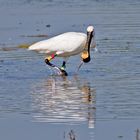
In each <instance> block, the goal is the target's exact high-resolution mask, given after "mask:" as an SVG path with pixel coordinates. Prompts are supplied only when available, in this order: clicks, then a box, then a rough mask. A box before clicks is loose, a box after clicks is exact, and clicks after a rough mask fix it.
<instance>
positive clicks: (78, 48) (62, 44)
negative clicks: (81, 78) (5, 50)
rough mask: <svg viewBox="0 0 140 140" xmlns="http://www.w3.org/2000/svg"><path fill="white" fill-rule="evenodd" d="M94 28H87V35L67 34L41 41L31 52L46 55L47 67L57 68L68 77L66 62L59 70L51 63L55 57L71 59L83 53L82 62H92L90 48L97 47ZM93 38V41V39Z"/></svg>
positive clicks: (78, 33) (31, 48) (34, 45)
mask: <svg viewBox="0 0 140 140" xmlns="http://www.w3.org/2000/svg"><path fill="white" fill-rule="evenodd" d="M94 34H95V32H94V27H93V26H88V27H87V34H85V33H80V32H66V33H63V34H60V35H57V36H55V37H52V38H50V39H47V40H43V41H39V42H37V43H35V44H33V45H31V46H29V48H28V49H29V50H33V51H37V52H39V53H45V54H46V55H47V57H46V58H45V62H46V64H47V65H49V66H51V67H54V68H57V69H58V70H59V73H60V74H61V75H66V76H67V72H66V71H65V68H66V61H63V64H62V66H61V67H60V68H59V67H57V66H56V65H54V64H52V63H50V61H51V60H52V59H54V58H55V57H64V58H67V57H70V56H73V55H77V54H80V53H81V58H82V62H85V63H87V62H89V61H90V47H94V48H95V47H96V44H95V42H94ZM92 38H93V39H92Z"/></svg>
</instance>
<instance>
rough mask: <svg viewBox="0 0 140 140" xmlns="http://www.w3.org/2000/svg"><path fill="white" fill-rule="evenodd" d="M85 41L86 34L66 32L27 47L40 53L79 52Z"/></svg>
mask: <svg viewBox="0 0 140 140" xmlns="http://www.w3.org/2000/svg"><path fill="white" fill-rule="evenodd" d="M85 42H86V34H84V33H77V32H67V33H64V34H61V35H58V36H55V37H53V38H50V39H48V40H43V41H40V42H37V43H35V44H33V45H31V46H30V47H29V50H34V51H38V52H40V53H46V54H48V53H52V52H64V53H70V54H71V55H72V54H74V53H80V52H81V51H82V50H83V47H84V45H85Z"/></svg>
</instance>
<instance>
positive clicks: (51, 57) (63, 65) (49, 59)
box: [45, 54, 68, 76]
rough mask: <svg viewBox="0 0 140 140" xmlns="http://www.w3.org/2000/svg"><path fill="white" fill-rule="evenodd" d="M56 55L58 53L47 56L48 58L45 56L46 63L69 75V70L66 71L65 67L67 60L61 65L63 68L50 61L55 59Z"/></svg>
mask: <svg viewBox="0 0 140 140" xmlns="http://www.w3.org/2000/svg"><path fill="white" fill-rule="evenodd" d="M56 56H57V54H52V55H51V56H49V57H46V58H45V62H46V64H47V65H49V66H51V67H53V68H56V69H57V70H58V71H59V74H61V75H65V76H67V75H68V74H67V72H66V71H65V67H66V66H65V64H66V62H65V61H63V64H62V67H61V68H59V67H57V66H56V65H54V64H52V63H50V61H51V60H52V59H54V58H55V57H56Z"/></svg>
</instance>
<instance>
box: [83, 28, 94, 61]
mask: <svg viewBox="0 0 140 140" xmlns="http://www.w3.org/2000/svg"><path fill="white" fill-rule="evenodd" d="M93 37H94V27H93V26H88V27H87V40H86V44H85V47H84V50H83V52H82V54H81V57H82V60H83V62H85V63H88V62H89V61H90V44H91V40H92V38H93Z"/></svg>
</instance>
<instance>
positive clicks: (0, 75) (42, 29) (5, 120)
mask: <svg viewBox="0 0 140 140" xmlns="http://www.w3.org/2000/svg"><path fill="white" fill-rule="evenodd" d="M89 24H93V25H94V27H95V32H96V34H95V35H96V36H95V37H96V43H97V48H98V52H94V51H93V50H92V51H91V58H92V59H91V62H90V63H88V64H85V65H84V66H83V67H82V68H81V70H80V71H79V72H78V73H76V70H77V66H78V64H79V63H80V57H79V56H74V57H71V58H70V59H69V60H68V63H67V71H68V73H69V76H68V77H61V76H56V75H55V74H54V73H55V71H54V72H52V71H51V70H50V69H49V68H48V67H47V66H46V64H45V63H44V57H45V56H44V55H42V54H37V53H35V52H31V51H28V50H27V49H25V48H22V47H21V45H24V44H32V43H34V42H36V41H39V40H43V39H46V36H48V38H49V37H52V36H54V35H57V34H60V33H63V32H67V31H80V32H86V27H87V26H88V25H89ZM41 35H42V36H41ZM43 35H44V37H43ZM58 45H59V44H58ZM54 63H57V64H58V65H61V63H62V59H55V60H54ZM139 129H140V1H139V0H124V1H121V0H118V1H112V0H87V1H84V0H77V1H76V0H71V1H65V0H22V1H18V0H13V1H10V0H0V139H2V140H19V139H20V140H25V139H33V140H85V139H86V140H101V139H106V140H119V139H122V140H126V139H127V140H132V139H133V140H139V139H140V131H139Z"/></svg>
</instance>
